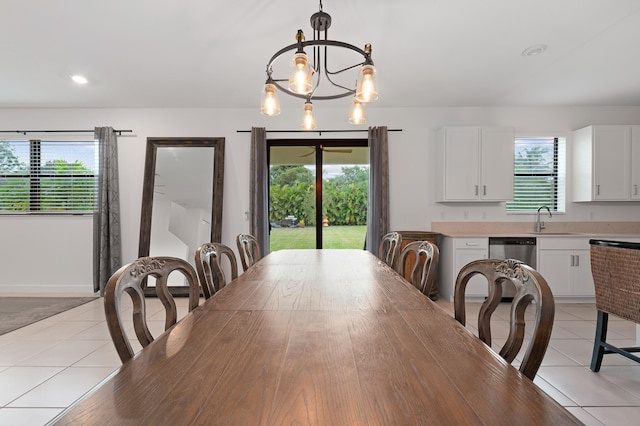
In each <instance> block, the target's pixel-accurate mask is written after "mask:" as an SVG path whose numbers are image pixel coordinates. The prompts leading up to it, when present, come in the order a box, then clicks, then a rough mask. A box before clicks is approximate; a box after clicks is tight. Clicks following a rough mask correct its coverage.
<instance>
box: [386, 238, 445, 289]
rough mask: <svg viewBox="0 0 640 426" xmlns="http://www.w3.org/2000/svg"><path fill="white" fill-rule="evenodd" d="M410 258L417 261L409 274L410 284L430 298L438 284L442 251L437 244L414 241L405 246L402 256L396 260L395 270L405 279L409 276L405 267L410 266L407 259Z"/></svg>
mask: <svg viewBox="0 0 640 426" xmlns="http://www.w3.org/2000/svg"><path fill="white" fill-rule="evenodd" d="M409 256H413V257H414V259H415V261H414V262H413V266H412V267H411V270H410V271H409V274H408V277H409V282H410V283H411V284H413V285H414V286H415V287H416V288H417V289H418V290H420V291H421V292H422V293H424V294H425V295H426V296H429V294H430V293H431V289H432V288H433V286H434V285H435V283H436V275H437V271H438V259H439V257H440V251H439V250H438V247H437V246H436V245H435V244H433V243H431V242H429V241H413V242H411V243H409V244H407V245H406V246H404V248H403V249H402V251H401V252H400V256H399V257H398V258H397V259H396V268H395V269H396V271H398V273H399V274H400V275H402V276H403V277H404V276H407V275H406V272H407V271H405V267H406V265H407V264H408V262H407V258H408V257H409Z"/></svg>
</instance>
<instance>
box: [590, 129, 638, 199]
mask: <svg viewBox="0 0 640 426" xmlns="http://www.w3.org/2000/svg"><path fill="white" fill-rule="evenodd" d="M630 137H631V128H630V127H629V126H596V127H594V129H593V159H594V163H593V177H594V179H593V183H594V187H593V199H594V200H598V201H620V200H628V199H629V195H630V179H631V170H630V165H631V160H630V154H631V151H630V149H631V146H630Z"/></svg>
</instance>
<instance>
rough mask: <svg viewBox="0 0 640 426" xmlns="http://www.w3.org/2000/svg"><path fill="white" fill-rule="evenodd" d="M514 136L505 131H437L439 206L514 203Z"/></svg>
mask: <svg viewBox="0 0 640 426" xmlns="http://www.w3.org/2000/svg"><path fill="white" fill-rule="evenodd" d="M513 144H514V132H513V129H512V128H506V127H444V128H442V129H440V130H439V131H438V142H437V149H436V153H437V154H436V155H437V160H436V198H437V201H439V202H470V201H471V202H473V201H483V202H487V201H490V202H494V201H507V200H511V199H513V155H514V154H513V152H514V147H513Z"/></svg>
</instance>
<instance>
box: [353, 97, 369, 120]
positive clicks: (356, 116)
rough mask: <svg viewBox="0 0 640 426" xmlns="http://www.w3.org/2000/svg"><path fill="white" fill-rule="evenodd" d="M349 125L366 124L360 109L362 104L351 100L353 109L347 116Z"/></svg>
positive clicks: (354, 99) (362, 110)
mask: <svg viewBox="0 0 640 426" xmlns="http://www.w3.org/2000/svg"><path fill="white" fill-rule="evenodd" d="M349 123H351V124H366V123H367V119H366V118H365V116H364V109H363V108H362V102H360V101H358V100H357V99H356V98H353V109H352V110H351V115H350V116H349Z"/></svg>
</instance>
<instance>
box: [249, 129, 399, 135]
mask: <svg viewBox="0 0 640 426" xmlns="http://www.w3.org/2000/svg"><path fill="white" fill-rule="evenodd" d="M265 131H266V132H267V133H318V134H319V135H320V136H322V134H323V133H358V132H368V131H369V129H348V130H265ZM387 131H388V132H401V131H402V129H387ZM237 132H238V133H251V130H237Z"/></svg>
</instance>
